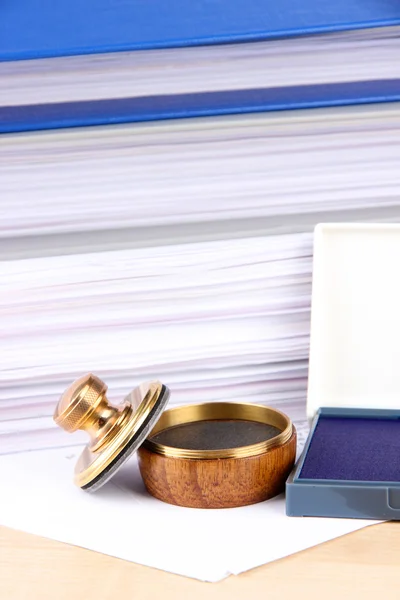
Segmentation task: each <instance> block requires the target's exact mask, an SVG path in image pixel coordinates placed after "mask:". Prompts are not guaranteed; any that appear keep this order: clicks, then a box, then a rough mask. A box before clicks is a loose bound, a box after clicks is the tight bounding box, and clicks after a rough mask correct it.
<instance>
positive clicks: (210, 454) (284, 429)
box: [143, 402, 293, 459]
mask: <svg viewBox="0 0 400 600" xmlns="http://www.w3.org/2000/svg"><path fill="white" fill-rule="evenodd" d="M215 420H242V421H255V422H258V423H265V424H266V425H272V426H273V427H276V428H277V429H279V430H280V433H279V434H278V435H276V436H275V437H272V438H270V439H267V440H265V441H262V442H259V443H257V444H251V445H248V446H240V447H237V448H226V449H219V450H193V449H186V448H175V447H173V446H166V445H164V444H160V443H158V442H154V441H152V439H151V438H152V437H153V436H155V434H157V433H160V432H161V431H164V430H165V429H170V428H171V427H176V426H178V425H182V424H185V423H193V422H195V421H215ZM292 433H293V426H292V423H291V421H290V419H289V418H288V417H287V416H286V415H284V414H283V413H281V412H280V411H279V410H275V409H273V408H269V407H267V406H262V405H259V404H246V403H236V402H206V403H204V404H190V405H187V406H178V407H176V408H171V409H169V410H166V411H165V412H164V413H163V414H162V415H161V417H160V419H159V420H158V422H157V424H156V425H155V427H154V428H153V430H152V431H151V433H150V435H149V436H148V438H147V439H146V441H145V442H144V444H143V447H144V448H146V449H147V450H149V451H151V452H155V453H156V454H161V455H163V456H170V457H175V458H186V459H215V458H244V457H248V456H256V455H258V454H263V453H264V452H266V451H268V450H271V449H272V448H276V447H277V446H281V445H283V444H285V443H286V442H287V441H288V440H289V439H290V438H291V436H292Z"/></svg>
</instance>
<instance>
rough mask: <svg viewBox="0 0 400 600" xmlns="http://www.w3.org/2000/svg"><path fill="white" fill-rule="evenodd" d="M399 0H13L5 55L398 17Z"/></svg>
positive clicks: (248, 35) (128, 46)
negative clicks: (331, 0) (332, 0)
mask: <svg viewBox="0 0 400 600" xmlns="http://www.w3.org/2000/svg"><path fill="white" fill-rule="evenodd" d="M399 23H400V2H399V1H398V0H335V1H334V2H329V1H326V0H325V1H323V0H9V1H7V2H0V60H19V59H28V58H40V57H51V56H68V55H76V54H90V53H101V52H114V51H121V50H135V49H147V48H165V47H174V46H176V47H177V46H193V45H198V44H215V43H224V42H244V41H254V40H263V39H268V38H274V37H275V38H276V37H282V36H293V35H301V34H311V33H321V32H326V31H341V30H349V29H359V28H368V27H382V26H387V25H398V24H399Z"/></svg>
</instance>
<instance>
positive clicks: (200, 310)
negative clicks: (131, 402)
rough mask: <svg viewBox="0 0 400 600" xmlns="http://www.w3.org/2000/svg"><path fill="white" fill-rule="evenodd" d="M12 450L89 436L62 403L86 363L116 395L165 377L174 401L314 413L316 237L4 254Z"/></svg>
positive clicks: (3, 422)
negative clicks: (57, 410) (310, 363)
mask: <svg viewBox="0 0 400 600" xmlns="http://www.w3.org/2000/svg"><path fill="white" fill-rule="evenodd" d="M2 270H3V279H2V282H1V284H0V289H1V296H0V299H1V300H0V318H1V322H2V323H3V326H2V332H1V337H0V349H1V351H2V356H3V360H2V363H1V365H0V437H1V444H0V447H1V450H2V451H3V452H9V451H16V450H23V449H32V448H38V447H39V448H40V447H49V446H53V445H64V444H71V443H75V444H76V443H78V442H80V441H81V439H80V438H79V436H78V437H76V438H75V437H74V439H73V440H72V439H70V438H69V437H68V440H67V438H66V437H65V434H63V432H61V430H59V429H57V428H56V427H55V425H54V424H53V423H52V419H51V415H52V413H53V410H54V407H55V404H56V402H57V399H58V397H59V395H60V393H61V392H62V391H63V389H64V388H65V387H66V386H67V385H68V384H69V383H70V382H71V381H72V380H73V379H75V378H76V377H78V376H79V375H81V374H83V373H85V372H89V371H91V372H94V373H96V374H98V375H99V376H101V377H103V378H104V379H105V380H106V382H107V383H108V384H109V388H110V394H109V395H110V399H112V400H114V401H118V400H122V398H123V397H124V396H125V395H126V394H127V393H128V392H129V391H130V389H131V388H132V387H134V385H137V384H138V383H139V382H141V381H143V380H148V379H153V378H154V379H161V380H162V381H163V382H164V383H165V384H166V385H168V386H169V387H170V388H171V390H172V399H171V403H172V404H175V403H190V402H205V401H213V400H244V401H250V402H262V403H267V404H271V405H274V406H277V407H280V408H282V409H283V410H287V412H289V413H290V415H291V416H292V418H294V419H297V420H298V419H300V420H301V419H303V418H304V397H305V387H306V376H307V363H306V359H307V351H308V328H309V300H310V283H311V237H310V236H309V235H293V236H275V237H269V238H253V239H245V240H231V241H223V242H222V241H221V242H208V243H203V244H187V245H180V246H170V247H159V248H147V249H135V250H125V251H118V252H105V253H97V254H84V255H70V256H62V257H48V258H39V259H28V260H19V261H9V262H4V263H3V265H2Z"/></svg>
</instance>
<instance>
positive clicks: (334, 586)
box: [0, 523, 400, 600]
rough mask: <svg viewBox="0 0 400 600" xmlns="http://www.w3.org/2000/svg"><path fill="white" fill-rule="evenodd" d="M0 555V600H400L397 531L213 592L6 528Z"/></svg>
mask: <svg viewBox="0 0 400 600" xmlns="http://www.w3.org/2000/svg"><path fill="white" fill-rule="evenodd" d="M266 543H268V540H267V538H266ZM0 549H1V550H0V552H1V554H0V598H1V600H21V599H24V600H25V599H30V600H32V599H33V600H36V599H37V600H47V599H49V600H64V599H68V600H71V599H73V600H80V599H82V600H92V599H96V600H128V599H129V600H154V599H157V600H164V599H168V600H169V599H174V600H179V599H181V598H182V599H184V600H186V599H187V600H196V599H199V600H200V599H201V600H203V598H205V597H206V598H207V600H222V599H223V600H236V599H237V598H243V599H246V600H247V599H251V598H256V597H257V598H258V597H260V598H263V597H265V598H268V600H275V599H277V598H280V599H283V600H286V599H289V598H293V597H294V598H307V600H309V599H310V598H320V599H321V600H329V599H331V598H332V599H333V598H334V599H335V600H339V599H340V600H347V598H349V599H350V598H351V599H353V598H354V600H358V599H359V598H360V599H362V600H366V599H370V598H371V599H372V598H373V599H374V600H377V599H378V600H380V598H382V600H383V599H384V600H390V599H392V598H393V599H396V600H399V599H400V523H398V524H397V523H384V524H380V525H374V526H371V527H367V528H365V529H362V530H360V531H357V532H356V533H352V534H350V535H347V536H344V537H341V538H338V539H336V540H333V541H331V542H327V543H325V544H322V545H320V546H316V547H315V548H312V549H310V550H307V551H305V552H301V553H299V554H296V555H293V556H290V557H288V558H285V559H283V560H279V561H277V562H274V563H271V564H269V565H265V566H263V567H259V568H258V569H254V570H252V571H248V572H247V573H243V574H242V575H239V576H236V577H229V578H228V579H225V580H224V581H221V582H219V583H213V584H212V583H202V582H200V581H196V580H193V579H188V578H186V577H180V576H178V575H171V574H170V573H165V572H163V571H157V570H156V569H150V568H148V567H142V566H140V565H136V564H133V563H129V562H126V561H123V560H119V559H116V558H111V557H109V556H104V555H102V554H97V553H96V552H91V551H89V550H84V549H82V548H77V547H74V546H69V545H67V544H61V543H59V542H54V541H52V540H48V539H44V538H39V537H36V536H33V535H29V534H26V533H22V532H19V531H13V530H11V529H6V528H5V527H3V528H1V527H0Z"/></svg>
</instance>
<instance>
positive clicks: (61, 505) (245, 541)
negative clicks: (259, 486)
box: [0, 449, 373, 582]
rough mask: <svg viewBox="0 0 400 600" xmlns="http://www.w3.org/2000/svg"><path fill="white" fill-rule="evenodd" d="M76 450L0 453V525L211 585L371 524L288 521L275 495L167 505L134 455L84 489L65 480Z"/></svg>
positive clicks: (335, 521) (70, 469)
mask: <svg viewBox="0 0 400 600" xmlns="http://www.w3.org/2000/svg"><path fill="white" fill-rule="evenodd" d="M79 452H80V449H58V450H52V451H37V452H30V453H21V454H14V455H8V456H0V469H1V473H2V490H1V494H0V521H1V524H2V525H5V526H8V527H12V528H15V529H20V530H23V531H27V532H29V533H32V534H37V535H40V536H44V537H48V538H51V539H55V540H59V541H62V542H66V543H69V544H73V545H76V546H82V547H84V548H88V549H91V550H95V551H97V552H101V553H103V554H108V555H111V556H116V557H118V558H121V559H125V560H129V561H132V562H136V563H139V564H143V565H147V566H151V567H156V568H158V569H162V570H165V571H170V572H171V573H177V574H180V575H186V576H188V577H193V578H195V579H200V580H204V581H210V582H215V581H219V580H221V579H223V578H225V577H227V576H228V575H230V574H238V573H241V572H243V571H246V570H248V569H251V568H253V567H257V566H259V565H262V564H264V563H268V562H271V561H274V560H277V559H279V558H282V557H285V556H288V555H289V554H293V553H295V552H299V551H301V550H304V549H306V548H309V547H311V546H315V545H316V544H320V543H322V542H325V541H327V540H330V539H332V538H335V537H338V536H341V535H344V534H347V533H349V532H351V531H355V530H357V529H360V528H362V527H365V526H367V525H371V524H372V523H373V521H362V520H350V519H347V520H346V519H314V518H312V519H311V518H304V519H301V518H289V517H286V516H285V507H284V499H283V498H282V497H280V498H276V499H273V500H270V501H267V502H264V503H261V504H257V505H254V506H249V507H243V508H235V509H227V510H198V509H187V508H180V507H176V506H171V505H168V504H165V503H163V502H160V501H158V500H156V499H155V498H152V497H151V496H149V495H148V494H147V492H146V490H145V488H144V485H143V482H142V479H141V477H140V474H139V471H138V468H137V463H136V460H135V459H134V458H133V459H132V460H130V461H129V462H128V464H127V465H125V466H124V467H123V469H121V470H120V471H119V472H118V473H117V474H116V475H115V477H114V478H113V479H112V481H111V482H110V483H109V484H107V485H106V486H105V487H104V488H102V489H101V490H99V491H98V492H97V493H95V494H88V493H87V492H83V491H81V490H80V489H78V488H76V487H75V486H74V485H73V483H72V475H73V469H74V464H75V461H76V459H77V456H78V454H79Z"/></svg>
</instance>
